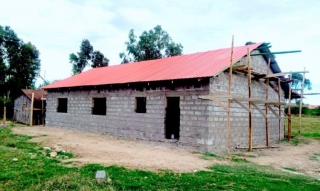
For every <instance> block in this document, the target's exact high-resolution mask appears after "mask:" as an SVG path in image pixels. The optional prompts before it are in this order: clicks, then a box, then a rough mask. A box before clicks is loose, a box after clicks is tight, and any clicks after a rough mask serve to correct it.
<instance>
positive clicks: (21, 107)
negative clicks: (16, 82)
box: [13, 89, 47, 125]
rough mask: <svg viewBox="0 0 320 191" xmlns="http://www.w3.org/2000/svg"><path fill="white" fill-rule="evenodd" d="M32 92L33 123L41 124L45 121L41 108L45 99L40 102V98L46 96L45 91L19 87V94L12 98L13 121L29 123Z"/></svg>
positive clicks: (44, 103) (44, 104)
mask: <svg viewBox="0 0 320 191" xmlns="http://www.w3.org/2000/svg"><path fill="white" fill-rule="evenodd" d="M32 93H34V104H33V108H34V110H33V125H41V124H44V123H45V121H44V119H45V117H44V116H45V110H44V111H43V112H42V108H45V106H46V101H45V100H44V101H43V103H42V100H41V98H42V97H44V98H45V97H46V96H47V91H43V90H31V89H21V96H19V97H18V98H16V99H15V100H14V114H13V120H14V121H17V122H19V123H23V124H30V109H31V99H32ZM42 104H43V106H42Z"/></svg>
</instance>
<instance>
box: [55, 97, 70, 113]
mask: <svg viewBox="0 0 320 191" xmlns="http://www.w3.org/2000/svg"><path fill="white" fill-rule="evenodd" d="M57 112H59V113H67V112H68V98H58V99H57Z"/></svg>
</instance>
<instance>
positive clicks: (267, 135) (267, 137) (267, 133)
mask: <svg viewBox="0 0 320 191" xmlns="http://www.w3.org/2000/svg"><path fill="white" fill-rule="evenodd" d="M270 62H271V60H270V58H269V59H268V68H267V75H269V73H270ZM269 83H270V79H269V78H267V79H266V85H267V87H266V101H268V98H269ZM265 107H266V118H265V119H266V146H267V147H268V146H269V127H268V125H269V124H268V112H269V111H268V103H266V104H265Z"/></svg>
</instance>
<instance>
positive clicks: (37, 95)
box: [21, 89, 47, 101]
mask: <svg viewBox="0 0 320 191" xmlns="http://www.w3.org/2000/svg"><path fill="white" fill-rule="evenodd" d="M21 90H22V92H23V93H24V94H25V95H26V96H27V97H28V98H29V99H30V100H31V99H32V93H34V100H35V101H41V96H42V90H31V89H21ZM43 97H47V91H44V92H43Z"/></svg>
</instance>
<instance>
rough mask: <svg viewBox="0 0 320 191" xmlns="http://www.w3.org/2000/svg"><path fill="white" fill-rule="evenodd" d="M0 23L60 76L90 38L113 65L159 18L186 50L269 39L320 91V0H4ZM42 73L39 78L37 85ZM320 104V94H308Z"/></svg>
mask: <svg viewBox="0 0 320 191" xmlns="http://www.w3.org/2000/svg"><path fill="white" fill-rule="evenodd" d="M0 10H1V11H0V25H2V26H10V27H11V28H12V29H13V30H14V31H15V32H16V33H17V35H18V36H19V37H20V38H22V39H23V40H24V41H25V42H29V41H30V42H31V43H32V44H34V45H35V46H36V47H37V48H38V50H39V51H40V59H41V75H42V76H44V73H45V78H46V79H48V80H51V81H52V80H61V79H64V78H67V77H70V75H71V64H70V63H69V55H70V53H76V52H77V51H79V47H80V44H81V41H82V40H83V39H88V40H89V41H90V42H91V44H92V45H93V47H94V49H95V50H99V51H101V52H102V53H103V54H104V55H105V56H106V57H107V58H108V59H110V65H116V64H119V63H120V62H121V59H120V58H119V53H120V52H123V51H125V48H126V47H125V44H124V43H125V42H126V41H127V40H128V33H129V30H130V29H134V31H135V34H136V35H137V36H139V35H140V34H141V33H142V32H143V31H145V30H150V29H152V28H154V27H155V26H156V25H161V26H162V28H163V29H164V30H166V31H167V32H168V33H169V35H170V36H171V38H172V39H173V41H174V42H176V43H181V44H182V45H183V47H184V48H183V53H184V54H188V53H195V52H202V51H208V50H214V49H219V48H226V47H230V46H231V38H232V35H234V38H235V46H242V45H244V44H245V43H246V42H248V41H252V42H270V43H271V45H272V48H271V51H273V52H276V51H288V50H301V51H302V52H301V53H295V54H283V55H277V56H276V60H277V62H278V64H279V66H280V68H281V70H282V71H284V72H288V71H303V70H304V67H305V68H306V70H307V71H309V73H307V74H306V78H308V79H310V80H311V82H312V84H313V85H312V87H313V89H312V90H311V91H306V92H307V93H310V92H316V93H320V77H319V76H317V75H319V70H320V67H319V66H318V65H319V59H318V58H317V55H318V54H317V53H318V52H316V51H319V50H318V49H319V48H320V35H319V31H320V1H292V0H281V1H279V0H268V1H267V0H254V1H240V0H228V1H222V0H199V1H191V0H184V1H172V0H162V1H155V0H148V1H138V0H135V1H133V0H121V1H120V0H90V1H89V0H88V1H87V0H54V1H53V0H28V1H24V0H10V1H4V0H2V1H0ZM40 83H41V79H40V78H39V79H38V80H37V84H40ZM304 102H305V103H309V104H319V105H320V95H318V96H306V99H305V101H304Z"/></svg>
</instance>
